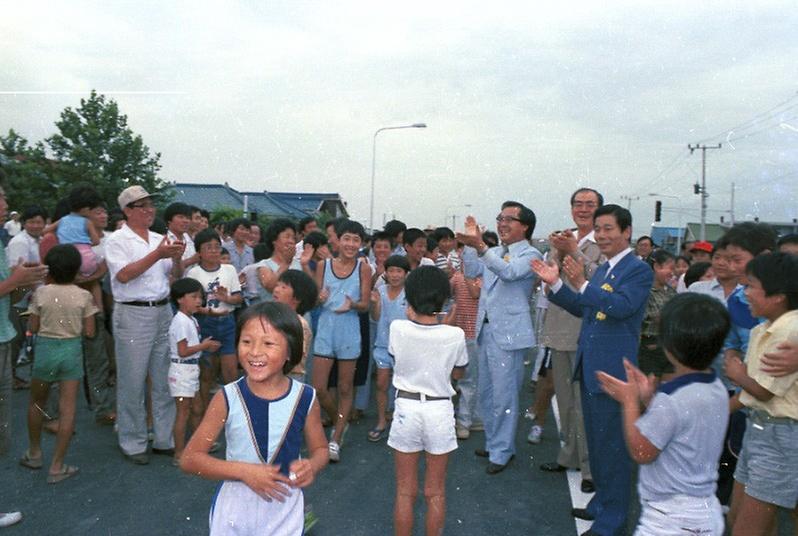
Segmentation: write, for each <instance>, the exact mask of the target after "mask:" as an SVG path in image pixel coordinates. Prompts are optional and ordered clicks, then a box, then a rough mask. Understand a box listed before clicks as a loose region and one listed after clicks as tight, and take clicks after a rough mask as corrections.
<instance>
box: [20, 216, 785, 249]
mask: <svg viewBox="0 0 798 536" xmlns="http://www.w3.org/2000/svg"><path fill="white" fill-rule="evenodd" d="M22 219H23V220H24V219H25V217H24V213H23V218H22ZM786 244H796V245H798V234H796V233H790V234H786V235H784V236H782V237H781V238H779V241H778V243H777V244H776V246H778V247H781V246H784V245H786Z"/></svg>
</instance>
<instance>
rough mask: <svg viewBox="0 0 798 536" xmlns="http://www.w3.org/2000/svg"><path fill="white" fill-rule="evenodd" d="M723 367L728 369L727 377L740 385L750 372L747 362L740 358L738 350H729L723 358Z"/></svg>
mask: <svg viewBox="0 0 798 536" xmlns="http://www.w3.org/2000/svg"><path fill="white" fill-rule="evenodd" d="M723 369H724V370H725V371H726V377H727V378H729V379H730V380H731V381H733V382H734V383H736V384H737V385H740V382H741V381H742V380H743V379H744V378H745V376H746V375H747V374H748V371H747V369H746V367H745V363H743V360H742V359H740V356H739V354H738V353H737V352H728V353H727V354H726V357H725V358H724V359H723Z"/></svg>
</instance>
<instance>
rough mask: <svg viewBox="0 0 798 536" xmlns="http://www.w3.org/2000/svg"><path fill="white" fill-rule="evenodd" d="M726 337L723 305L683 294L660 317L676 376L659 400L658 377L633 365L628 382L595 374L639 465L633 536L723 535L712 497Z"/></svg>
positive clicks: (722, 429) (723, 416)
mask: <svg viewBox="0 0 798 536" xmlns="http://www.w3.org/2000/svg"><path fill="white" fill-rule="evenodd" d="M728 331H729V314H728V313H727V312H726V309H725V308H724V307H723V305H722V304H721V303H720V302H719V301H718V300H716V299H714V298H710V297H709V296H704V295H699V294H692V293H685V294H680V295H678V296H676V297H675V298H673V299H672V300H671V301H669V302H668V303H667V304H666V305H665V307H663V309H662V311H661V314H660V338H661V341H662V347H663V349H664V350H665V355H666V356H667V357H668V360H669V361H670V362H671V364H672V365H673V366H674V369H675V371H674V376H673V377H672V379H671V380H670V381H667V382H664V383H662V384H661V385H660V386H659V389H658V390H657V391H656V392H655V391H654V385H655V384H654V378H653V376H649V377H646V376H645V375H644V374H643V373H642V372H641V371H640V370H639V369H638V368H637V367H635V366H634V365H632V364H631V363H630V362H629V361H628V360H624V368H625V370H626V377H627V381H626V382H624V381H623V380H620V379H618V378H615V377H613V376H610V375H609V374H606V373H604V372H598V373H597V376H598V379H599V382H600V383H601V386H602V388H603V389H604V391H606V392H607V394H608V395H609V396H611V397H612V398H614V399H615V400H617V401H618V402H619V403H620V404H621V406H622V408H623V409H622V411H623V428H624V436H625V438H626V445H627V448H628V449H629V454H630V456H631V457H632V459H633V460H634V461H635V462H637V463H639V464H640V476H639V481H638V492H639V494H640V502H641V512H640V520H639V521H638V526H637V529H636V530H635V535H636V536H669V535H677V534H702V535H705V536H710V535H712V536H721V535H722V534H723V513H722V510H721V507H720V502H719V501H718V499H717V497H716V496H715V489H716V487H717V481H718V464H717V460H718V458H719V457H720V452H721V449H722V448H723V439H724V435H725V433H726V424H727V422H728V395H727V393H726V388H725V387H724V386H723V383H722V382H721V381H720V379H719V378H718V377H717V374H716V373H715V372H714V371H713V370H712V369H711V367H710V366H711V364H712V361H713V359H714V358H715V356H716V355H717V353H718V352H719V351H720V348H721V345H722V344H723V340H724V339H725V337H726V334H727V333H728ZM641 406H645V407H646V409H645V413H643V414H642V415H641V409H640V408H641Z"/></svg>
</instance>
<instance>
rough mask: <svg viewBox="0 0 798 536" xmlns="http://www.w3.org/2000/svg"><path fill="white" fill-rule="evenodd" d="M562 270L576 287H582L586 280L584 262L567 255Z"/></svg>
mask: <svg viewBox="0 0 798 536" xmlns="http://www.w3.org/2000/svg"><path fill="white" fill-rule="evenodd" d="M562 271H563V273H565V277H567V278H568V281H570V282H571V284H572V285H573V286H574V287H575V288H579V287H581V286H582V284H583V283H584V282H585V281H586V279H585V269H584V267H583V266H582V263H581V262H579V261H577V260H576V259H574V258H573V257H570V256H566V257H565V259H563V261H562Z"/></svg>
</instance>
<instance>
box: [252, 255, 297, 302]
mask: <svg viewBox="0 0 798 536" xmlns="http://www.w3.org/2000/svg"><path fill="white" fill-rule="evenodd" d="M263 267H265V268H268V269H269V270H271V271H272V272H275V273H276V272H277V270H279V269H280V265H279V264H277V261H275V260H274V259H272V258H268V259H266V260H265V261H264V262H263ZM288 269H289V270H301V269H302V265H301V264H299V261H298V260H296V259H294V260H293V261H291V264H289V265H288ZM258 270H260V268H258ZM255 277H258V274H257V272H256V273H255ZM258 300H259V301H272V300H273V298H272V293H271V292H269V291H268V290H266V289H265V288H264V286H263V285H261V284H260V280H259V281H258Z"/></svg>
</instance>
